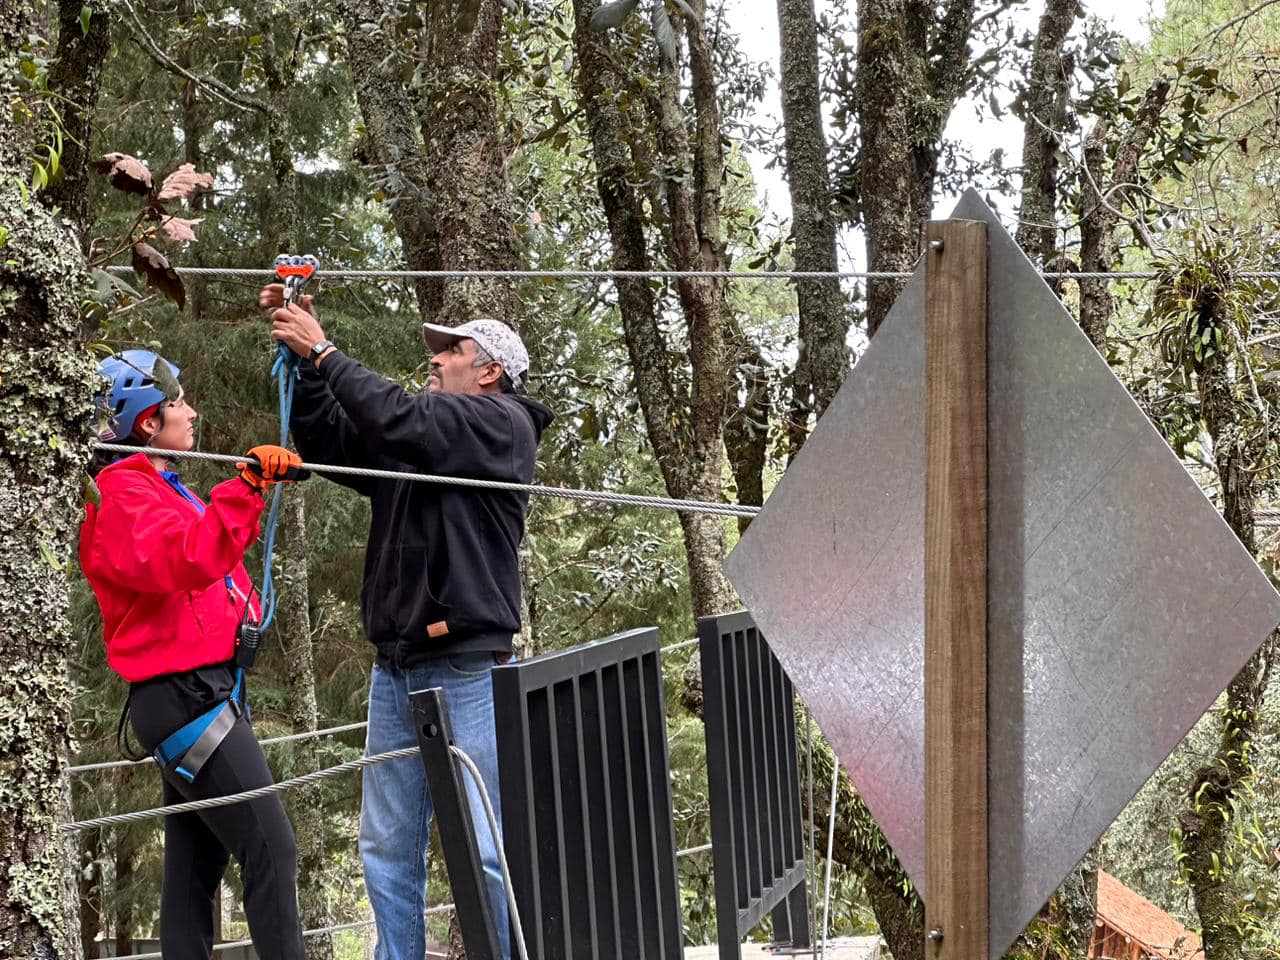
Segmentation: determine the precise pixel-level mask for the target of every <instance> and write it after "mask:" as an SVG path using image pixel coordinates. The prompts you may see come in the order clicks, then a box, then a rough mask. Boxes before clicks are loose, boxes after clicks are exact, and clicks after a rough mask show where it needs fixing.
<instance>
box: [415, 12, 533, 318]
mask: <svg viewBox="0 0 1280 960" xmlns="http://www.w3.org/2000/svg"><path fill="white" fill-rule="evenodd" d="M474 6H475V7H476V12H475V22H474V24H473V25H466V24H462V23H460V22H459V17H460V12H459V11H460V8H459V7H456V6H455V5H453V4H439V3H438V4H426V5H425V6H423V7H422V11H423V15H424V16H425V17H426V21H427V23H426V29H425V35H426V38H425V48H424V50H423V59H422V64H421V65H422V68H423V70H424V77H423V80H424V82H423V86H422V91H421V93H420V94H419V96H418V100H417V103H416V104H415V106H416V107H417V112H418V116H419V118H420V120H421V123H422V136H423V140H424V142H425V143H426V152H425V161H426V169H427V172H428V179H427V197H428V202H429V204H430V205H431V208H432V213H433V216H432V220H433V221H434V225H435V234H436V244H437V247H438V250H439V260H440V267H441V268H442V269H445V270H510V269H514V268H515V267H517V266H518V265H519V248H518V245H517V243H516V234H515V228H514V227H513V226H512V221H511V189H510V185H509V184H508V183H507V153H508V150H509V146H508V144H507V142H506V138H505V136H504V135H503V133H502V130H501V128H500V126H499V123H498V108H497V100H496V98H495V91H494V83H493V77H494V76H495V75H496V73H497V71H498V40H499V38H500V37H501V34H502V21H503V12H504V8H503V4H502V0H477V2H476V3H475V4H474ZM430 290H431V303H430V304H429V307H428V311H427V312H426V313H425V314H424V316H423V319H424V320H430V321H432V322H434V323H443V324H447V325H450V326H453V325H456V324H459V323H464V322H466V321H468V320H474V319H476V318H477V317H492V318H494V319H497V320H501V321H503V322H504V323H509V324H512V325H514V324H515V320H516V296H515V284H514V283H513V282H512V281H510V280H482V279H474V278H465V279H463V278H456V279H450V280H445V281H437V282H435V283H432V284H431V285H430Z"/></svg>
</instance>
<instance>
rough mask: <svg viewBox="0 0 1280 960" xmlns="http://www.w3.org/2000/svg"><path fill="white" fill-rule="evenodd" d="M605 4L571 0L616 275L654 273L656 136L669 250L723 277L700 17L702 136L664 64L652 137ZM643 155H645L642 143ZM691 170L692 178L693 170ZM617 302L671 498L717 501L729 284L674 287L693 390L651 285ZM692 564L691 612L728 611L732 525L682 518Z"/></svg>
mask: <svg viewBox="0 0 1280 960" xmlns="http://www.w3.org/2000/svg"><path fill="white" fill-rule="evenodd" d="M598 6H599V4H598V2H597V0H575V3H574V19H575V28H574V47H575V50H576V52H577V63H576V76H575V83H576V85H577V87H578V91H579V94H580V97H581V100H582V103H583V108H584V112H585V114H586V117H587V127H588V132H589V135H590V139H591V146H592V154H593V157H594V160H595V165H596V178H597V179H596V186H597V189H598V191H599V193H600V200H601V205H602V207H603V209H604V213H605V219H606V220H607V222H608V224H609V236H610V240H611V242H612V250H613V258H612V262H613V267H614V269H617V270H648V269H650V259H649V249H648V241H647V237H646V233H647V229H648V226H649V224H648V222H647V220H646V218H645V214H644V205H643V200H642V198H641V196H640V195H639V193H638V192H637V189H636V187H635V186H633V183H634V181H635V180H636V179H637V174H636V170H635V165H634V164H633V162H632V161H633V152H632V147H631V146H629V145H632V144H638V143H639V142H640V141H641V140H643V139H644V138H646V137H647V136H651V137H652V139H653V140H654V142H655V143H656V147H655V148H654V150H655V153H656V157H657V164H656V166H658V167H660V168H661V169H662V170H663V171H664V173H663V174H662V177H663V180H662V183H661V188H662V189H661V190H660V191H659V194H660V195H664V196H665V198H666V202H665V213H666V217H665V218H664V223H663V226H664V227H665V230H664V232H663V234H662V237H661V239H662V244H663V246H664V248H665V249H666V250H667V251H668V253H669V255H670V257H671V260H672V265H673V266H674V267H675V268H676V269H680V270H715V269H720V268H722V267H723V266H724V265H725V255H724V246H723V240H722V238H721V237H720V222H719V202H720V185H721V180H722V177H723V164H724V161H723V157H722V155H721V144H720V137H721V133H720V114H719V108H718V106H717V104H716V98H715V82H714V77H713V75H712V68H711V51H710V44H709V42H708V40H707V37H706V34H705V32H704V30H703V27H702V19H701V13H702V5H701V4H700V3H695V4H694V5H693V6H694V9H695V11H696V12H698V14H699V19H698V20H696V21H694V20H687V19H684V18H679V19H677V20H676V21H675V24H674V25H675V26H676V28H677V30H678V31H679V30H681V29H682V30H683V31H685V32H686V35H687V42H688V49H689V70H690V77H691V89H692V99H693V102H694V106H695V115H694V118H693V129H694V139H693V142H692V143H691V142H690V139H689V134H688V118H687V117H685V116H684V115H683V111H682V110H681V107H680V102H679V90H678V83H677V73H676V66H675V65H674V64H664V65H662V66H661V67H660V68H659V69H660V76H659V78H658V79H657V80H656V81H655V82H654V83H652V84H651V85H649V87H648V88H647V89H646V90H645V91H644V92H641V93H638V95H637V99H640V100H642V101H643V102H644V103H645V105H646V107H647V108H648V114H649V118H650V120H651V121H652V125H653V130H652V131H645V130H643V129H642V128H641V127H640V126H639V124H640V121H639V120H638V119H637V118H636V117H635V116H634V111H633V112H632V113H628V114H625V115H624V114H623V112H622V111H621V110H620V109H619V107H618V102H617V98H616V96H615V94H616V91H618V90H621V89H626V88H629V87H631V86H632V85H633V84H632V81H631V78H629V77H625V76H623V75H621V74H620V72H619V70H618V68H617V67H616V66H615V59H614V57H615V51H614V50H613V49H612V45H611V42H610V40H609V35H608V34H607V33H605V32H597V31H593V30H591V28H590V27H589V26H588V23H589V21H590V19H591V15H592V13H593V12H594V11H595V10H596V9H597V7H598ZM640 149H643V148H640ZM690 171H692V177H690V176H689V172H690ZM617 289H618V306H619V312H620V313H621V315H622V325H623V334H624V337H625V339H626V342H627V352H628V354H629V355H630V358H631V367H632V372H633V375H634V377H635V384H636V392H637V394H638V396H639V399H640V407H641V411H642V412H643V414H644V419H645V428H646V432H647V434H648V437H649V443H650V445H651V446H652V447H653V451H654V454H655V457H656V459H657V461H658V465H659V467H660V469H661V471H662V477H663V482H664V484H665V486H666V489H667V492H668V493H669V494H670V495H671V496H673V497H678V498H693V499H700V500H719V499H720V497H721V494H722V491H723V486H722V480H721V472H722V470H723V467H724V441H723V439H722V433H723V429H724V422H725V416H726V409H727V403H728V378H727V376H726V364H725V358H726V344H725V337H726V330H725V326H726V320H725V313H726V311H725V305H724V297H725V290H724V281H723V280H719V279H716V278H710V277H708V278H701V277H693V278H689V277H686V278H682V279H681V280H680V281H679V282H678V284H677V292H678V295H679V299H680V306H681V310H682V313H683V315H684V319H685V326H686V330H687V335H688V343H689V352H688V360H689V371H690V383H689V387H688V389H687V390H685V389H684V388H683V387H682V386H680V385H677V384H676V370H675V367H674V365H673V363H672V360H671V352H672V351H673V349H674V348H672V347H671V346H670V345H669V344H668V343H667V340H666V338H665V337H664V336H663V333H662V331H661V328H660V326H659V322H658V304H657V302H656V301H655V298H654V295H653V291H652V289H651V288H650V287H649V285H648V283H647V282H646V281H645V280H640V279H637V280H619V281H618V282H617ZM680 525H681V529H682V530H683V532H684V545H685V557H686V560H687V563H688V567H689V581H690V588H691V592H692V594H693V608H694V615H695V616H704V615H707V614H711V613H720V612H723V611H724V610H726V609H728V608H729V607H730V606H731V605H732V604H733V596H734V594H733V589H732V588H731V587H730V586H729V582H728V581H727V580H726V579H725V576H724V573H723V570H722V569H721V563H722V561H723V558H724V553H725V529H724V521H723V519H722V518H720V517H710V516H706V515H702V514H681V516H680Z"/></svg>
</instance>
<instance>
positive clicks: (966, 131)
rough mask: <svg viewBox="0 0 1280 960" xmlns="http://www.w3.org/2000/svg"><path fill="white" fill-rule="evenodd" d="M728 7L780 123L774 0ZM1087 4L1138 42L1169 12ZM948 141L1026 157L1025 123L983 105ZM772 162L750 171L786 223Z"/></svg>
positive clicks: (960, 109) (858, 246)
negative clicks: (763, 75)
mask: <svg viewBox="0 0 1280 960" xmlns="http://www.w3.org/2000/svg"><path fill="white" fill-rule="evenodd" d="M728 3H729V7H728V15H729V20H730V22H731V23H732V24H733V26H734V28H735V29H736V30H737V31H738V33H739V35H740V37H741V39H742V48H743V50H744V52H745V53H747V54H748V55H749V56H750V57H751V58H752V59H753V60H759V61H764V62H767V63H769V64H771V65H772V67H773V73H774V80H775V82H774V85H773V87H772V88H771V89H770V91H769V94H768V96H767V97H766V100H765V102H764V103H763V104H762V105H761V114H762V115H763V116H764V117H765V118H767V120H766V122H774V123H776V122H778V120H779V119H780V117H781V116H782V110H781V106H780V105H779V100H778V90H777V83H776V80H777V74H778V17H777V9H776V7H775V5H774V3H772V2H770V0H728ZM817 4H818V9H819V11H821V10H822V8H823V6H824V3H823V0H817ZM1084 4H1085V8H1086V12H1087V13H1090V14H1096V15H1098V16H1100V17H1102V18H1103V19H1105V20H1108V21H1110V22H1111V23H1112V25H1113V26H1114V27H1115V28H1116V29H1117V30H1119V31H1120V32H1121V33H1123V34H1124V35H1125V36H1126V37H1128V38H1129V39H1130V40H1133V41H1142V40H1145V39H1146V38H1147V37H1148V36H1149V33H1150V31H1149V29H1148V26H1147V24H1148V23H1149V22H1150V20H1151V19H1152V18H1153V16H1158V15H1159V14H1160V13H1161V12H1163V9H1164V0H1121V2H1111V3H1106V4H1102V3H1098V2H1097V0H1084ZM1042 12H1043V3H1042V2H1040V0H1031V2H1030V3H1029V4H1028V7H1027V8H1026V9H1023V10H1020V11H1018V12H1017V13H1016V14H1014V16H1015V17H1017V22H1018V24H1019V26H1020V27H1021V28H1022V29H1026V30H1034V29H1035V26H1036V23H1037V21H1038V20H1039V18H1040V14H1041V13H1042ZM979 111H981V122H979V117H980V114H979ZM947 136H948V137H951V138H955V139H958V140H961V141H963V142H965V143H967V144H969V145H970V147H971V148H972V150H973V153H974V155H975V156H987V155H988V154H989V153H990V151H991V150H993V149H995V148H996V147H1003V148H1004V150H1005V157H1006V164H1007V165H1016V164H1017V163H1018V162H1019V160H1020V158H1021V156H1022V123H1021V122H1020V121H1019V120H1018V119H1017V118H1016V117H1014V116H1013V115H1012V114H1009V113H1005V114H1004V116H1003V118H1002V119H996V118H994V117H992V116H991V115H990V111H989V109H988V108H987V107H986V106H985V104H981V105H980V104H977V103H975V102H974V101H964V102H962V103H960V104H957V106H956V108H955V110H954V111H953V112H952V114H951V121H950V123H949V124H948V126H947ZM768 159H769V158H768V157H766V156H760V155H754V156H751V157H750V160H751V166H752V169H753V171H754V172H755V176H756V180H757V182H758V183H759V184H760V186H761V190H762V191H763V192H764V194H765V196H766V198H767V202H768V208H769V210H770V211H771V212H773V213H776V214H777V215H778V216H781V217H787V216H789V215H790V209H791V203H790V198H789V196H788V193H787V185H786V181H785V180H784V179H783V172H782V169H781V165H778V166H777V167H775V168H774V169H772V170H769V169H766V168H765V163H766V162H767V161H768ZM954 203H955V198H954V197H940V198H939V199H938V204H937V208H936V210H935V214H936V215H939V216H945V215H946V214H947V213H949V212H950V209H951V207H952V206H953V205H954ZM841 246H842V248H843V250H842V259H845V260H846V261H848V262H847V263H846V265H852V264H854V263H856V264H857V265H858V266H862V262H861V261H862V255H863V251H862V242H861V239H860V238H857V237H852V236H847V237H844V238H843V242H842V244H841Z"/></svg>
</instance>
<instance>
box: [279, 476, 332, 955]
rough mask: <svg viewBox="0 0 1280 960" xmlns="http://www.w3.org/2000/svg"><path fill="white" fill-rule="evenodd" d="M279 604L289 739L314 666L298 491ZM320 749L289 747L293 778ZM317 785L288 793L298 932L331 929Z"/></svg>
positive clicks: (303, 713) (312, 951)
mask: <svg viewBox="0 0 1280 960" xmlns="http://www.w3.org/2000/svg"><path fill="white" fill-rule="evenodd" d="M285 497H286V498H287V500H288V502H287V503H285V504H283V505H282V513H283V514H284V529H283V531H282V533H283V535H284V536H283V542H284V545H285V556H284V562H283V563H282V568H283V569H282V571H281V572H282V577H281V584H280V587H281V591H280V598H281V601H282V603H283V610H282V613H284V617H283V619H282V623H281V624H280V629H281V631H282V632H281V642H282V645H283V647H284V657H285V710H286V711H287V712H288V715H289V725H290V727H291V729H292V730H293V732H294V733H302V732H304V731H314V730H315V729H317V719H318V716H317V711H316V675H315V661H314V658H313V656H312V646H311V600H310V591H309V584H310V573H309V570H308V559H307V558H308V557H309V556H310V552H311V549H310V543H309V540H308V537H307V508H306V498H305V497H304V496H303V495H302V490H288V491H286V492H285ZM323 765H324V764H323V763H322V762H321V757H320V747H319V743H318V741H316V740H315V739H309V740H299V741H297V742H296V743H295V744H294V747H293V769H294V771H295V772H296V773H303V772H305V771H308V770H319V769H320V768H321V767H322V766H323ZM323 789H324V788H323V787H322V786H320V785H319V784H317V785H315V786H311V787H304V788H302V789H301V790H295V791H291V792H290V793H288V794H287V795H286V797H285V800H286V803H287V804H288V807H289V819H290V820H291V821H292V823H293V831H294V834H295V835H296V836H297V840H298V913H299V916H300V918H301V920H302V926H303V928H304V929H307V930H311V929H315V928H317V927H327V926H329V925H330V924H332V923H333V910H332V904H331V902H330V899H329V891H328V887H327V885H326V881H327V879H328V871H326V870H325V854H324V838H325V830H326V824H325V810H324V807H323V806H322V805H321V803H320V802H319V801H320V799H321V796H322V791H323ZM306 948H307V960H332V958H333V938H332V937H329V936H323V937H308V938H307V940H306Z"/></svg>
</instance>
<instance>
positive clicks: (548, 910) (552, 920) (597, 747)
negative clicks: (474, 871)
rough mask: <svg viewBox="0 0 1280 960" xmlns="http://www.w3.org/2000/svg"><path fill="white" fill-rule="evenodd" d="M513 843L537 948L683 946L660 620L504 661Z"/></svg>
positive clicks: (674, 954)
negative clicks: (527, 657)
mask: <svg viewBox="0 0 1280 960" xmlns="http://www.w3.org/2000/svg"><path fill="white" fill-rule="evenodd" d="M493 691H494V716H495V720H496V723H497V734H498V769H499V778H500V780H501V789H502V810H503V834H504V837H503V841H504V842H503V845H504V847H505V849H506V853H507V860H508V862H509V863H510V865H511V871H512V882H513V885H514V887H515V892H516V902H517V905H518V906H519V908H520V918H521V921H522V923H523V925H524V933H525V939H526V941H527V945H528V949H529V956H530V958H531V960H560V958H565V960H569V958H572V960H587V958H591V960H678V958H680V957H681V955H682V930H681V923H680V902H679V892H678V888H677V879H676V856H675V854H676V851H675V831H674V827H673V823H672V815H671V785H670V777H669V773H668V765H667V737H666V727H665V718H664V710H663V698H662V674H661V665H660V663H659V654H658V631H657V630H655V629H652V628H646V629H640V630H632V631H629V632H627V633H620V634H617V635H615V636H612V637H608V638H606V639H603V640H598V641H596V642H594V643H590V644H586V645H585V646H581V647H575V648H573V649H570V650H564V651H560V652H557V653H550V654H547V655H546V656H542V657H536V658H534V659H532V660H526V661H522V662H517V663H512V664H509V665H507V666H502V667H497V668H496V669H495V670H494V671H493Z"/></svg>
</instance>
